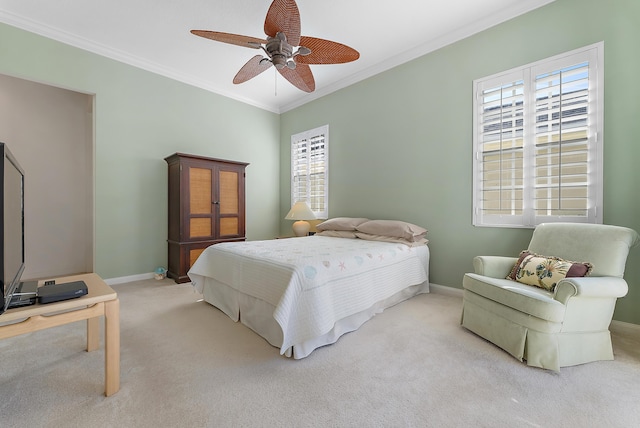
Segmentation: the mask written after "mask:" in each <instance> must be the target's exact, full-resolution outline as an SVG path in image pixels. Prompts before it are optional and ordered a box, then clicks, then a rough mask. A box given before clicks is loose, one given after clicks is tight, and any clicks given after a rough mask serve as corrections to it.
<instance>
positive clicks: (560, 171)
mask: <svg viewBox="0 0 640 428" xmlns="http://www.w3.org/2000/svg"><path fill="white" fill-rule="evenodd" d="M534 84H535V103H536V104H535V153H534V155H535V161H534V176H535V184H534V186H535V195H534V210H535V214H534V215H535V217H536V219H541V220H539V221H542V218H544V217H548V216H562V217H565V218H569V217H576V218H587V217H588V216H589V207H590V206H591V204H590V200H589V188H588V184H589V146H590V144H589V129H588V125H589V111H590V106H589V63H588V62H582V63H579V64H576V65H572V66H569V67H565V68H562V69H559V70H554V71H552V72H548V73H542V74H539V75H537V76H535V83H534Z"/></svg>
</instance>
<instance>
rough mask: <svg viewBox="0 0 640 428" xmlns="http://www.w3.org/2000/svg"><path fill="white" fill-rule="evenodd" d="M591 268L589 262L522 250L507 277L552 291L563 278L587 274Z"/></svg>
mask: <svg viewBox="0 0 640 428" xmlns="http://www.w3.org/2000/svg"><path fill="white" fill-rule="evenodd" d="M592 268H593V266H592V265H591V263H586V262H572V261H569V260H564V259H561V258H560V257H551V256H541V255H539V254H534V253H530V252H529V251H527V250H524V251H522V252H521V253H520V257H519V258H518V261H517V262H516V264H515V265H514V266H513V268H512V269H511V272H510V273H509V275H507V279H511V280H513V281H517V282H520V283H522V284H527V285H534V286H536V287H540V288H544V289H545V290H547V291H553V290H554V289H555V288H556V284H557V283H558V282H560V281H561V280H563V279H564V278H576V277H582V276H589V274H590V273H591V269H592Z"/></svg>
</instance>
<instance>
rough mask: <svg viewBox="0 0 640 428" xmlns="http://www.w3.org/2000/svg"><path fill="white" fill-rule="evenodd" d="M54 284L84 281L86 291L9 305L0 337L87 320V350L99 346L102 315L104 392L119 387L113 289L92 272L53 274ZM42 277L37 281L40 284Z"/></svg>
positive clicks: (117, 323) (117, 303)
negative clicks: (56, 299)
mask: <svg viewBox="0 0 640 428" xmlns="http://www.w3.org/2000/svg"><path fill="white" fill-rule="evenodd" d="M55 281H56V284H62V283H66V282H71V281H84V282H85V283H86V284H87V291H88V294H86V295H85V296H82V297H79V298H75V299H71V300H64V301H61V302H55V303H47V304H45V305H41V304H35V305H31V306H25V307H21V308H15V309H9V310H8V311H6V312H5V313H3V314H2V315H0V339H6V338H8V337H14V336H19V335H21V334H25V333H31V332H33V331H38V330H43V329H45V328H50V327H56V326H59V325H64V324H68V323H71V322H75V321H81V320H87V352H91V351H95V350H96V349H98V348H99V346H100V319H99V317H101V316H104V354H105V358H104V359H105V365H104V378H105V380H104V383H105V387H104V394H105V395H106V396H107V397H108V396H110V395H113V394H115V393H116V392H118V390H119V389H120V301H119V300H118V295H117V294H116V292H115V291H114V290H113V289H112V288H111V287H109V286H108V285H107V284H106V283H105V282H104V281H103V280H102V278H100V277H99V276H98V275H96V274H95V273H88V274H82V275H74V276H67V277H62V278H55ZM43 283H44V281H40V282H39V283H38V285H39V286H41V285H43Z"/></svg>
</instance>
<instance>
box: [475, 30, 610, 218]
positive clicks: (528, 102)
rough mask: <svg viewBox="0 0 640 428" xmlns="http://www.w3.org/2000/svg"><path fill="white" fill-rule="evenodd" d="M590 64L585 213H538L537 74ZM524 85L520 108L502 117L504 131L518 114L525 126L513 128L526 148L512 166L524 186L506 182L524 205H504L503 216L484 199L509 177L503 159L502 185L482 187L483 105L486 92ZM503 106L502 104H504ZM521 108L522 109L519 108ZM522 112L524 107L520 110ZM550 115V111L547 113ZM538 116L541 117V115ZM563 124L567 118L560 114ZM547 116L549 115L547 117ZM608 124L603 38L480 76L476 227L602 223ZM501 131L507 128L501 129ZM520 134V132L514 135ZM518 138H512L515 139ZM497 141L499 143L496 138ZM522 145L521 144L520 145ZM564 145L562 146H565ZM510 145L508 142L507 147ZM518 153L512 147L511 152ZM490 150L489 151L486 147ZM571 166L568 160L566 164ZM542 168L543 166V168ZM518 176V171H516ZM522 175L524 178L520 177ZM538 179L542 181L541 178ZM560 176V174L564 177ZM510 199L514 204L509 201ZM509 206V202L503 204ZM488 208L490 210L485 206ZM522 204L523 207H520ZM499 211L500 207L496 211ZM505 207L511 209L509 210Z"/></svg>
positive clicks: (477, 122) (476, 96)
mask: <svg viewBox="0 0 640 428" xmlns="http://www.w3.org/2000/svg"><path fill="white" fill-rule="evenodd" d="M584 62H588V75H589V76H588V89H587V91H588V95H587V97H588V101H587V119H586V126H585V127H584V128H585V130H586V131H583V132H585V135H586V137H585V138H583V140H584V141H586V147H587V149H586V153H587V154H586V159H587V160H586V162H583V164H584V163H586V165H587V168H586V169H587V172H586V185H585V184H583V185H582V186H583V187H586V193H587V196H586V199H587V202H586V211H585V212H584V213H583V215H575V214H573V215H554V214H540V213H537V214H536V212H535V203H536V201H535V199H534V198H535V194H534V192H535V190H536V177H535V176H534V175H535V168H534V167H535V165H534V162H535V160H536V158H535V156H536V146H535V145H536V138H537V136H536V134H535V132H536V128H537V126H536V125H537V124H536V119H537V118H536V107H537V106H536V86H535V81H536V76H538V77H539V76H542V75H543V74H545V73H548V72H555V71H559V70H563V69H566V68H568V67H570V66H572V65H575V64H578V63H584ZM515 82H518V83H521V84H522V87H523V88H522V90H520V88H518V91H516V90H513V91H512V94H516V93H517V94H518V95H517V96H519V97H521V101H520V102H521V106H522V107H521V106H520V105H519V104H517V103H514V104H516V105H517V108H512V109H511V113H513V115H512V116H510V117H509V118H507V119H503V118H502V116H501V118H500V125H499V126H500V128H499V129H500V130H502V129H503V128H502V126H504V124H505V123H507V122H511V123H512V124H515V123H516V117H517V118H518V122H521V123H522V124H523V125H522V126H520V125H514V127H513V128H511V130H515V128H516V127H517V128H521V129H518V130H517V132H518V133H519V134H518V135H521V137H517V138H521V139H522V141H523V143H522V148H520V146H518V149H519V150H520V151H521V152H522V153H521V156H522V160H521V163H522V167H521V168H520V167H519V166H518V163H517V162H516V161H510V162H509V165H511V166H513V165H516V166H515V169H516V170H517V171H518V172H521V174H522V175H521V177H522V185H520V184H519V181H518V179H516V180H513V181H512V182H511V183H508V184H506V185H505V189H507V190H506V192H511V194H512V195H514V196H513V199H512V200H511V201H514V200H516V199H517V198H518V196H519V195H518V191H521V194H522V207H521V208H522V209H521V210H516V209H511V208H509V207H507V208H504V207H503V209H502V212H500V214H497V213H495V212H494V213H491V211H490V209H489V208H488V207H489V204H488V203H486V205H484V204H485V201H484V200H483V196H484V193H483V192H485V191H486V192H487V193H488V192H489V190H493V189H498V191H500V192H501V193H502V190H503V187H502V183H503V182H504V179H503V178H502V177H506V176H507V174H506V173H505V168H506V167H503V163H502V161H500V162H501V164H500V167H499V168H500V171H501V181H500V183H501V184H500V186H498V187H497V188H496V187H492V188H491V189H488V188H487V189H483V166H485V165H486V164H483V162H484V156H483V151H482V149H483V148H482V144H483V141H484V139H483V137H484V136H485V132H486V134H489V131H485V130H486V129H487V128H486V127H485V126H484V125H483V123H482V122H483V117H482V116H483V113H485V112H486V111H488V110H485V109H483V103H484V102H485V98H483V94H484V93H485V92H484V91H489V90H490V89H492V88H493V89H495V88H497V87H500V86H504V87H506V86H508V85H509V84H510V83H515ZM501 104H502V103H501ZM516 110H518V111H516ZM520 110H521V111H520ZM548 115H549V113H547V116H548ZM538 116H540V115H539V114H538ZM558 116H559V117H560V119H561V120H560V122H562V119H563V118H564V116H562V115H560V114H558ZM542 117H544V115H543V116H542ZM603 126H604V42H599V43H595V44H593V45H589V46H585V47H583V48H579V49H575V50H573V51H570V52H566V53H563V54H560V55H556V56H553V57H551V58H547V59H544V60H541V61H537V62H534V63H531V64H527V65H525V66H522V67H517V68H514V69H512V70H509V71H506V72H502V73H498V74H494V75H492V76H488V77H484V78H481V79H476V80H474V81H473V225H474V226H486V227H523V228H533V227H535V226H536V225H538V224H540V223H544V222H560V221H563V222H576V223H602V214H603V212H602V211H603V210H602V202H603V196H602V193H603V155H602V146H603V135H604V132H603ZM500 134H501V135H502V134H503V132H500ZM512 135H515V132H514V134H512ZM511 140H513V137H512V138H511ZM493 143H495V141H493ZM499 144H500V149H499V150H498V152H499V153H500V159H504V156H503V155H504V154H505V153H506V151H503V149H502V147H503V146H502V139H501V138H500V143H499ZM515 145H517V143H516V144H515ZM559 146H562V144H560V145H559ZM505 147H506V146H505ZM511 151H513V150H511ZM486 153H489V151H487V152H486ZM564 165H566V163H565V164H564ZM538 169H540V167H539V166H538ZM511 176H512V177H513V176H515V174H511ZM518 178H519V177H518ZM537 178H538V182H539V180H540V177H537ZM560 179H561V178H560ZM559 192H562V187H559ZM538 193H539V192H538ZM568 199H569V198H567V199H562V198H557V199H556V200H563V201H567V200H568ZM506 201H507V203H508V202H510V200H509V199H506ZM503 205H504V204H503ZM485 207H486V209H485ZM518 208H519V206H518ZM496 211H498V210H496ZM505 211H511V212H510V213H505Z"/></svg>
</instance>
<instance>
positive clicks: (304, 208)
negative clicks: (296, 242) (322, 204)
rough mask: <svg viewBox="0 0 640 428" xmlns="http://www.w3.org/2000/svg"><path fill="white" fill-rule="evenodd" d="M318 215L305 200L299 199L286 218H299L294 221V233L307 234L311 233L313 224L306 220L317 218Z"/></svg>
mask: <svg viewBox="0 0 640 428" xmlns="http://www.w3.org/2000/svg"><path fill="white" fill-rule="evenodd" d="M315 219H316V216H315V214H314V213H313V211H311V208H309V205H307V203H306V202H304V201H298V202H296V203H295V204H293V206H292V207H291V210H289V213H288V214H287V215H286V216H285V220H297V221H296V222H295V223H293V233H294V234H295V235H296V236H306V235H308V234H309V229H310V228H311V225H310V224H309V222H307V221H305V220H315Z"/></svg>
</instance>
